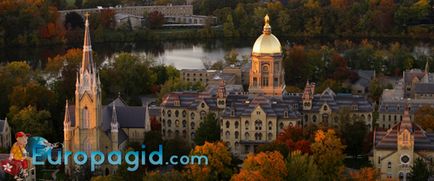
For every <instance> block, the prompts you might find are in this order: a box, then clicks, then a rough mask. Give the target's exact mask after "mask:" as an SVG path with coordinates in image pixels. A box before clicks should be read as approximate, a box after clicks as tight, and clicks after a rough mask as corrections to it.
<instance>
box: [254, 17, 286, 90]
mask: <svg viewBox="0 0 434 181" xmlns="http://www.w3.org/2000/svg"><path fill="white" fill-rule="evenodd" d="M264 21H265V25H264V29H263V31H262V35H261V36H259V37H258V39H256V41H255V44H254V45H253V50H252V67H251V69H250V81H249V92H251V93H253V94H264V95H267V96H281V95H282V93H283V90H284V88H285V83H284V74H285V73H284V70H283V67H282V47H281V45H280V42H279V40H278V39H277V38H276V37H275V36H274V35H273V34H271V26H270V24H269V22H270V18H269V17H268V15H266V16H265V18H264Z"/></svg>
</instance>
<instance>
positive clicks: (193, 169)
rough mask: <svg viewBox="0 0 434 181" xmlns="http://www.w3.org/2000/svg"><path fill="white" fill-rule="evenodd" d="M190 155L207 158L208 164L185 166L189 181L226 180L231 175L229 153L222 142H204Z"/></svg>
mask: <svg viewBox="0 0 434 181" xmlns="http://www.w3.org/2000/svg"><path fill="white" fill-rule="evenodd" d="M190 155H195V156H197V155H203V156H207V157H208V164H200V165H199V164H190V165H187V167H186V169H187V171H186V173H187V177H188V178H189V179H190V180H203V181H205V180H228V179H229V178H230V176H231V175H232V165H231V161H232V157H231V153H230V152H229V150H228V148H227V147H226V146H225V144H224V143H223V142H215V143H210V142H205V144H203V145H202V146H196V147H195V148H194V150H192V151H191V152H190ZM203 161H204V160H202V162H203Z"/></svg>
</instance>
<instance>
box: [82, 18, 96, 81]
mask: <svg viewBox="0 0 434 181" xmlns="http://www.w3.org/2000/svg"><path fill="white" fill-rule="evenodd" d="M85 18H86V20H85V24H84V25H85V26H84V43H83V59H82V62H81V70H82V71H83V72H84V71H85V70H87V71H88V72H90V73H92V72H93V70H94V67H93V66H94V64H93V58H92V44H91V40H90V32H89V13H86V14H85Z"/></svg>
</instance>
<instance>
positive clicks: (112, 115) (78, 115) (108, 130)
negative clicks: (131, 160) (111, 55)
mask: <svg viewBox="0 0 434 181" xmlns="http://www.w3.org/2000/svg"><path fill="white" fill-rule="evenodd" d="M97 70H98V69H97V68H96V65H95V63H94V62H93V58H92V46H91V41H90V32H89V21H88V16H86V21H85V35H84V45H83V59H82V62H81V67H80V70H79V72H78V73H77V80H76V89H75V100H74V103H73V104H71V105H70V104H69V103H68V101H66V106H65V118H64V122H63V126H64V128H63V129H64V142H63V143H64V147H63V149H64V151H70V152H73V153H75V152H78V151H84V152H86V153H87V154H88V155H90V152H92V151H101V152H103V153H104V154H107V153H108V152H111V151H116V150H122V149H123V148H124V147H125V145H126V144H128V143H129V142H140V143H141V142H143V139H144V133H145V125H146V123H145V122H146V121H145V120H146V113H147V112H146V111H145V110H146V107H141V106H128V105H126V104H125V102H124V101H123V100H122V98H121V97H120V96H119V97H118V98H116V99H115V100H113V102H111V103H110V104H108V105H102V104H101V82H100V79H99V75H98V71H97ZM69 159H72V158H71V157H70V158H69ZM68 162H69V163H70V164H69V165H66V166H65V172H66V173H67V174H68V175H71V174H73V172H74V170H76V168H77V166H76V165H74V164H73V163H74V162H73V161H72V160H69V161H68ZM116 169H117V168H116V166H111V165H101V166H99V167H98V168H97V169H96V172H95V173H93V174H97V175H103V174H104V175H108V174H112V173H114V172H115V171H116Z"/></svg>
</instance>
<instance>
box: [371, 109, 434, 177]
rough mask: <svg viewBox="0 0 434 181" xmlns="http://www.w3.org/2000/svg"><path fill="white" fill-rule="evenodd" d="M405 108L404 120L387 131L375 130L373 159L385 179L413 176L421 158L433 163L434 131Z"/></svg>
mask: <svg viewBox="0 0 434 181" xmlns="http://www.w3.org/2000/svg"><path fill="white" fill-rule="evenodd" d="M403 110H404V111H403V117H402V120H401V121H399V122H398V123H397V124H394V125H393V126H392V127H391V128H390V129H388V130H386V131H379V130H376V131H375V132H374V147H373V157H372V159H371V161H372V163H373V164H374V167H376V168H378V169H379V170H380V173H381V180H409V179H410V178H409V173H410V171H411V167H412V166H413V162H414V161H415V160H416V159H417V158H421V159H423V160H424V161H425V162H428V163H429V164H430V163H432V161H433V157H434V134H433V133H427V132H425V131H424V130H423V129H422V128H421V127H420V126H419V125H417V124H415V123H414V122H412V121H411V120H410V113H409V111H408V110H407V109H406V108H403Z"/></svg>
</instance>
